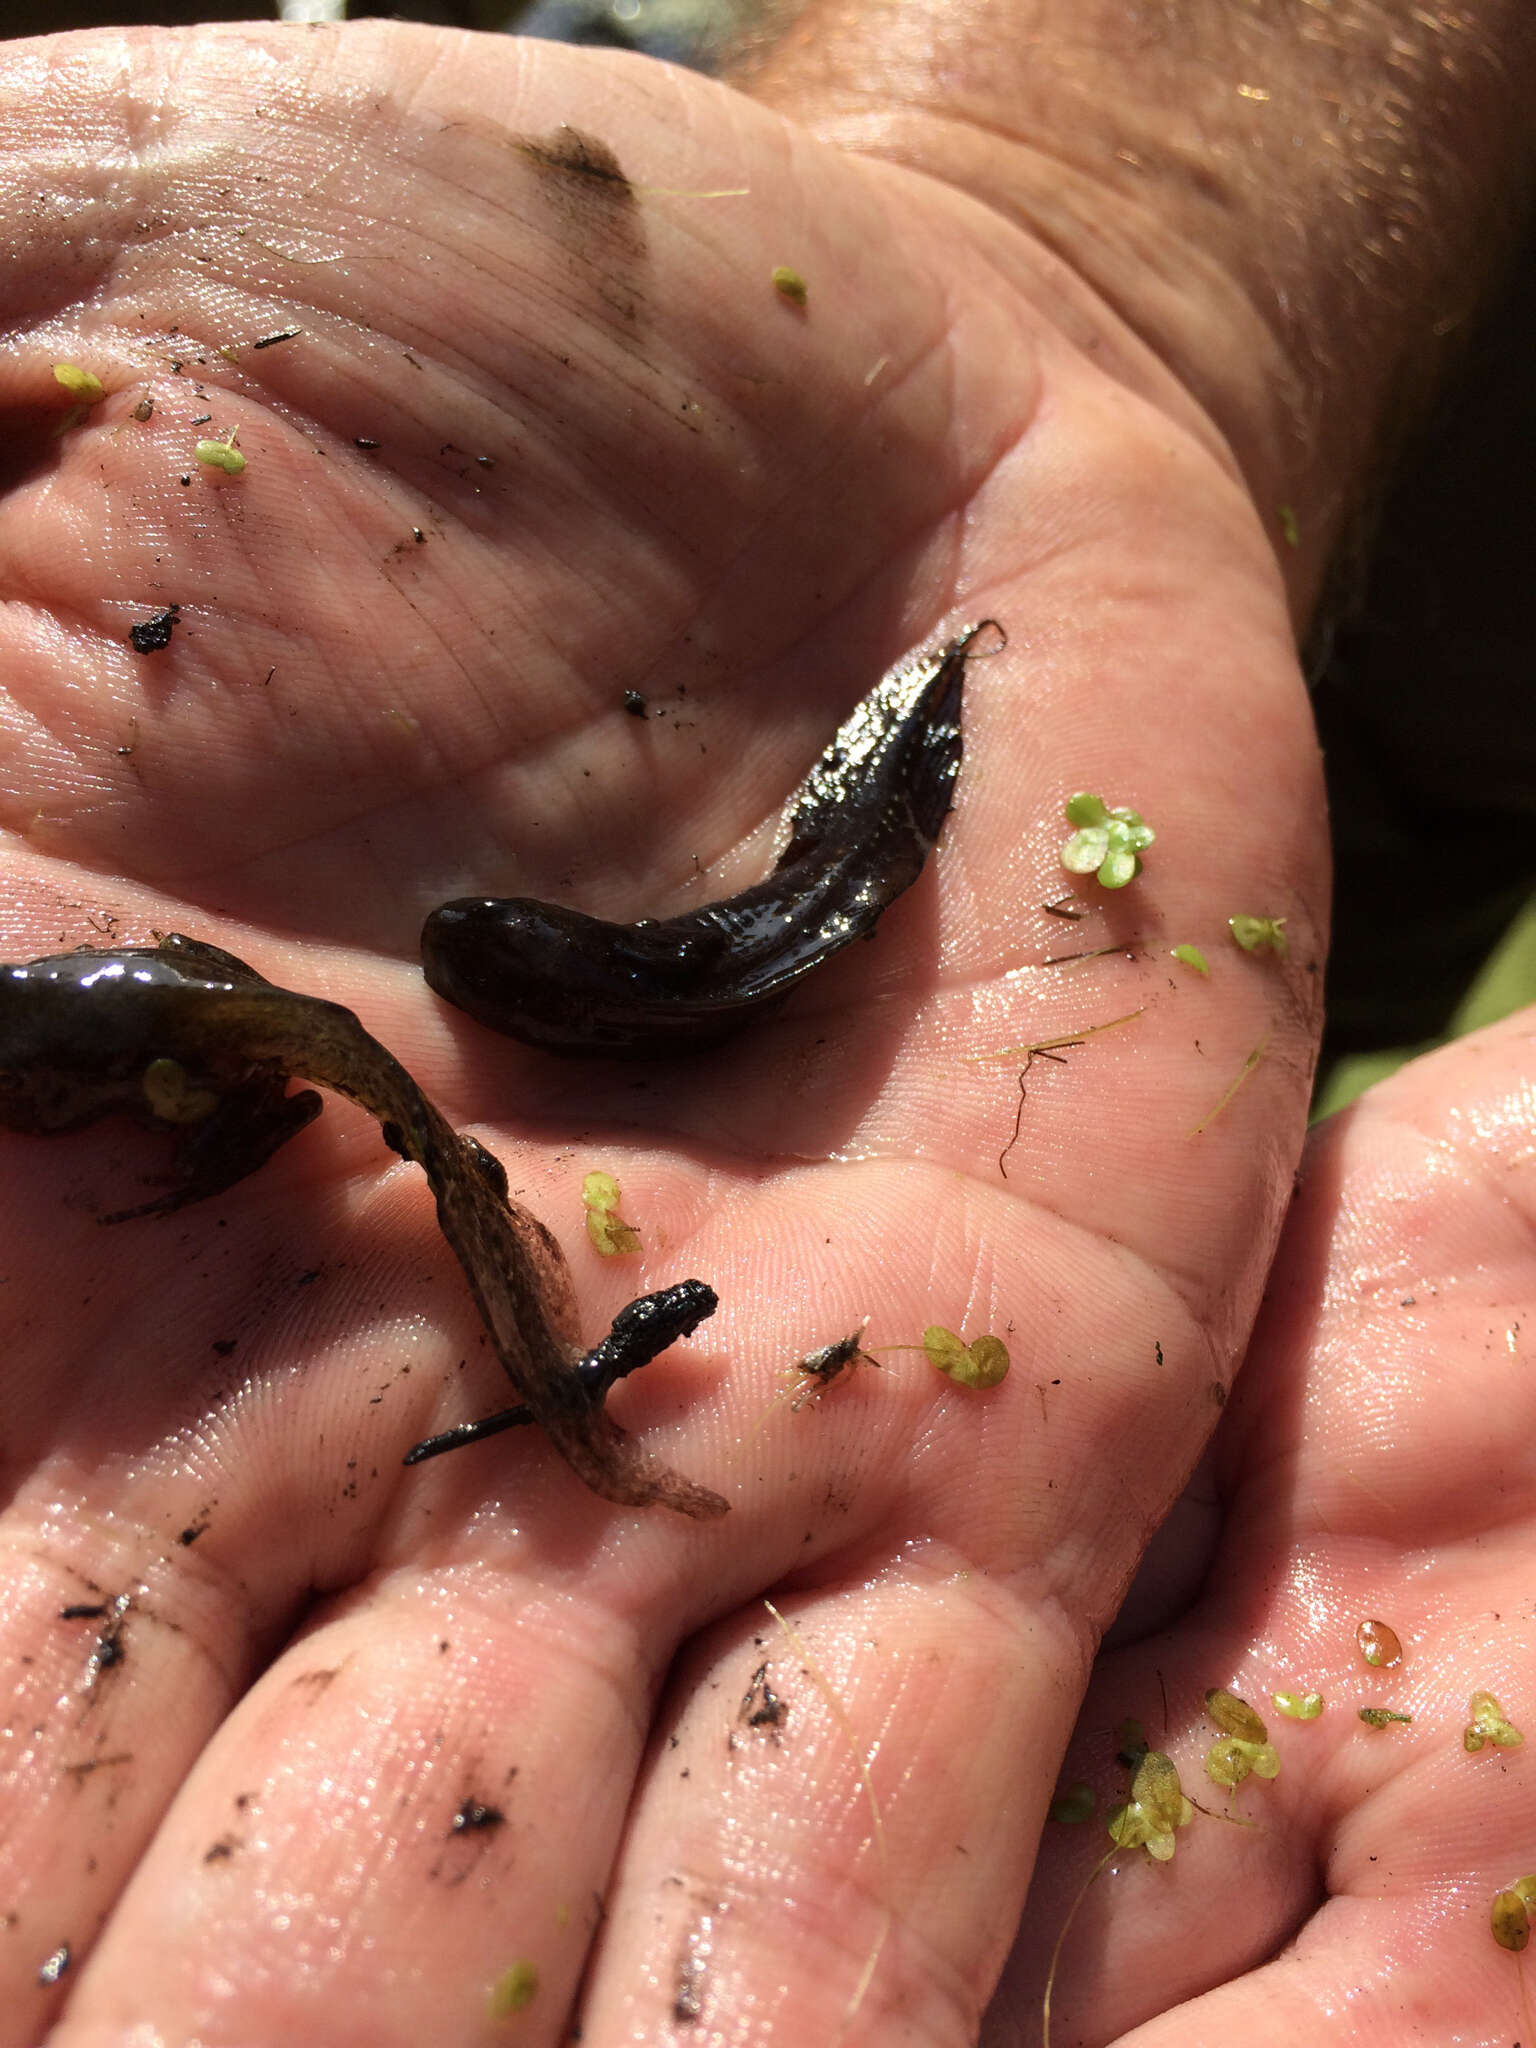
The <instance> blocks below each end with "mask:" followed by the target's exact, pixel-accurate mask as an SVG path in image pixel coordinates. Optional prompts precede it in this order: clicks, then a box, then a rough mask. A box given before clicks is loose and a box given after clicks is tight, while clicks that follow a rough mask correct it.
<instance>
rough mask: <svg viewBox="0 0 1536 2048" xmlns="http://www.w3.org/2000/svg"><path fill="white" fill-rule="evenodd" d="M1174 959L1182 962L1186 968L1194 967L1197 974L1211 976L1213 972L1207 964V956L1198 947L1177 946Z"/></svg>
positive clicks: (1174, 950)
mask: <svg viewBox="0 0 1536 2048" xmlns="http://www.w3.org/2000/svg"><path fill="white" fill-rule="evenodd" d="M1173 957H1174V959H1175V960H1178V961H1181V962H1182V963H1183V965H1184V966H1185V967H1193V969H1194V970H1195V972H1196V974H1209V973H1210V971H1211V970H1210V968H1209V967H1208V966H1207V964H1206V959H1205V955H1204V954H1203V953H1202V952H1201V950H1200V948H1199V947H1198V946H1175V947H1174V949H1173Z"/></svg>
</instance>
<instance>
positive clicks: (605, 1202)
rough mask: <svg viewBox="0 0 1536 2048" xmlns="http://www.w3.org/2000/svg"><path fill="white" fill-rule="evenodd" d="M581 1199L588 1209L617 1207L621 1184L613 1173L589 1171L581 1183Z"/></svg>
mask: <svg viewBox="0 0 1536 2048" xmlns="http://www.w3.org/2000/svg"><path fill="white" fill-rule="evenodd" d="M581 1200H582V1206H583V1207H584V1208H587V1209H617V1207H618V1206H619V1184H618V1182H617V1181H616V1180H615V1179H614V1177H613V1175H612V1174H611V1173H589V1174H588V1175H587V1176H586V1178H585V1179H584V1180H583V1181H582V1183H581Z"/></svg>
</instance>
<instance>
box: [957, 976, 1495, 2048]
mask: <svg viewBox="0 0 1536 2048" xmlns="http://www.w3.org/2000/svg"><path fill="white" fill-rule="evenodd" d="M1533 1055H1536V1013H1532V1012H1530V1011H1527V1012H1525V1013H1524V1014H1523V1015H1522V1016H1520V1017H1516V1018H1513V1019H1511V1020H1510V1021H1509V1022H1508V1023H1506V1024H1503V1025H1500V1026H1498V1027H1496V1028H1495V1029H1493V1030H1490V1031H1486V1032H1483V1033H1481V1034H1479V1035H1478V1036H1477V1037H1475V1038H1472V1039H1468V1040H1465V1041H1463V1042H1462V1043H1460V1044H1458V1045H1455V1046H1452V1047H1451V1048H1449V1049H1448V1050H1446V1051H1444V1052H1441V1053H1437V1054H1435V1055H1434V1056H1433V1057H1432V1058H1429V1059H1425V1060H1421V1061H1419V1062H1417V1063H1416V1064H1415V1065H1414V1066H1412V1067H1411V1068H1409V1069H1408V1070H1406V1071H1405V1072H1404V1073H1402V1074H1401V1075H1399V1076H1397V1077H1396V1078H1395V1079H1394V1080H1392V1081H1391V1082H1390V1083H1387V1084H1385V1085H1383V1086H1382V1087H1380V1088H1377V1089H1375V1090H1373V1091H1372V1093H1371V1094H1370V1095H1368V1096H1367V1097H1366V1098H1365V1099H1364V1100H1363V1101H1362V1102H1361V1103H1359V1104H1358V1105H1357V1106H1356V1107H1355V1108H1353V1109H1352V1110H1350V1111H1348V1112H1346V1113H1345V1114H1344V1115H1342V1116H1339V1117H1336V1118H1334V1119H1332V1120H1331V1122H1330V1123H1329V1124H1327V1125H1325V1126H1324V1127H1323V1128H1322V1129H1321V1130H1320V1131H1319V1132H1318V1133H1317V1134H1316V1136H1315V1138H1314V1140H1313V1142H1312V1144H1311V1146H1310V1147H1309V1151H1308V1156H1307V1162H1306V1165H1305V1168H1304V1171H1303V1180H1302V1187H1301V1192H1300V1194H1299V1196H1298V1199H1297V1202H1296V1205H1295V1207H1294V1208H1293V1210H1292V1212H1291V1215H1290V1218H1289V1220H1288V1222H1287V1225H1286V1230H1285V1235H1284V1237H1283V1238H1282V1240H1281V1246H1280V1252H1279V1256H1278V1258H1277V1260H1276V1264H1275V1269H1274V1284H1273V1286H1272V1289H1271V1293H1270V1296H1269V1298H1268V1300H1267V1301H1266V1304H1265V1310H1264V1315H1263V1318H1262V1320H1261V1323H1260V1327H1259V1333H1258V1335H1257V1337H1256V1339H1255V1342H1254V1345H1253V1348H1252V1350H1251V1352H1250V1354H1249V1358H1248V1361H1247V1363H1246V1365H1245V1366H1244V1370H1243V1377H1242V1380H1241V1382H1240V1385H1239V1388H1238V1392H1237V1395H1236V1397H1235V1399H1234V1400H1233V1402H1232V1404H1231V1406H1230V1408H1229V1409H1228V1411H1227V1414H1226V1416H1225V1418H1224V1420H1223V1423H1222V1427H1221V1432H1220V1434H1219V1436H1218V1438H1217V1442H1216V1446H1215V1451H1216V1455H1215V1458H1214V1460H1213V1464H1212V1479H1213V1481H1214V1486H1213V1488H1212V1489H1211V1496H1210V1505H1211V1508H1212V1511H1213V1515H1214V1516H1215V1517H1216V1520H1217V1536H1216V1541H1215V1543H1214V1545H1213V1546H1212V1551H1211V1562H1210V1569H1209V1573H1208V1575H1207V1577H1206V1579H1205V1583H1204V1585H1203V1586H1202V1588H1201V1590H1200V1596H1199V1598H1198V1599H1197V1600H1196V1601H1195V1602H1194V1603H1193V1604H1192V1605H1190V1606H1189V1607H1188V1609H1187V1611H1186V1612H1185V1613H1184V1614H1183V1615H1182V1616H1181V1617H1180V1618H1179V1619H1178V1620H1177V1622H1176V1623H1175V1624H1174V1625H1172V1626H1171V1627H1168V1628H1165V1629H1158V1630H1156V1631H1155V1632H1152V1633H1150V1634H1147V1635H1145V1637H1144V1639H1143V1640H1141V1641H1139V1642H1138V1643H1136V1644H1135V1646H1134V1647H1125V1648H1122V1649H1118V1650H1115V1651H1109V1652H1106V1654H1105V1655H1104V1656H1103V1657H1102V1658H1101V1660H1100V1663H1099V1667H1098V1669H1097V1671H1096V1673H1095V1677H1094V1681H1093V1684H1092V1686H1091V1687H1090V1689H1089V1693H1088V1697H1087V1700H1086V1702H1085V1704H1084V1708H1083V1713H1082V1717H1081V1721H1080V1724H1079V1729H1078V1733H1077V1735H1076V1737H1075V1739H1074V1742H1073V1745H1072V1748H1071V1750H1070V1751H1069V1753H1068V1758H1067V1763H1066V1767H1065V1768H1066V1772H1067V1775H1068V1777H1069V1778H1071V1779H1074V1780H1077V1779H1080V1780H1082V1781H1083V1782H1086V1783H1089V1784H1093V1785H1095V1786H1096V1788H1097V1789H1098V1790H1099V1791H1100V1792H1101V1793H1104V1794H1105V1795H1107V1797H1108V1798H1110V1799H1123V1798H1124V1796H1125V1792H1124V1786H1125V1774H1124V1772H1123V1771H1121V1770H1117V1769H1116V1767H1115V1766H1114V1764H1113V1763H1112V1761H1111V1759H1112V1754H1113V1752H1114V1749H1115V1747H1116V1742H1117V1736H1116V1732H1115V1731H1116V1729H1117V1727H1118V1725H1119V1723H1120V1721H1121V1720H1122V1718H1123V1717H1124V1716H1127V1715H1130V1716H1134V1717H1136V1718H1138V1719H1140V1720H1141V1721H1142V1724H1143V1726H1144V1728H1145V1731H1146V1734H1147V1738H1148V1740H1149V1741H1151V1742H1152V1744H1153V1745H1154V1746H1155V1747H1156V1748H1158V1749H1162V1750H1167V1751H1169V1752H1171V1753H1172V1754H1173V1756H1174V1758H1175V1760H1176V1762H1177V1763H1178V1764H1179V1766H1180V1769H1181V1773H1182V1778H1183V1783H1184V1786H1185V1789H1186V1791H1187V1792H1188V1793H1189V1794H1190V1795H1191V1797H1193V1798H1195V1799H1197V1800H1199V1801H1200V1802H1201V1803H1202V1805H1204V1806H1205V1807H1206V1808H1207V1809H1212V1810H1215V1811H1217V1812H1232V1811H1235V1812H1236V1813H1237V1814H1238V1815H1240V1816H1241V1817H1242V1819H1243V1820H1244V1822H1245V1825H1244V1826H1243V1827H1232V1826H1228V1825H1223V1824H1222V1822H1221V1821H1220V1820H1217V1819H1213V1818H1209V1817H1206V1816H1201V1815H1197V1816H1196V1817H1195V1820H1194V1823H1193V1825H1192V1826H1191V1827H1190V1829H1189V1831H1188V1833H1187V1835H1180V1836H1179V1837H1178V1842H1179V1846H1178V1849H1177V1851H1176V1853H1175V1855H1174V1858H1173V1860H1172V1862H1171V1863H1170V1864H1167V1865H1164V1866H1162V1867H1154V1866H1152V1865H1150V1864H1149V1862H1148V1859H1147V1858H1146V1857H1145V1855H1144V1854H1143V1853H1142V1852H1141V1851H1139V1850H1138V1851H1136V1852H1134V1853H1133V1854H1131V1855H1128V1856H1122V1857H1121V1858H1120V1859H1119V1861H1118V1864H1117V1866H1116V1867H1115V1869H1114V1870H1113V1872H1111V1871H1108V1870H1106V1871H1105V1872H1104V1873H1102V1874H1101V1876H1100V1878H1099V1879H1098V1881H1097V1882H1096V1884H1095V1885H1094V1887H1093V1888H1092V1890H1091V1891H1090V1892H1089V1893H1088V1894H1087V1895H1086V1897H1085V1898H1084V1900H1083V1903H1082V1907H1081V1910H1080V1912H1079V1913H1078V1915H1077V1917H1076V1918H1075V1919H1074V1921H1073V1923H1072V1926H1071V1929H1070V1931H1069V1933H1068V1937H1067V1940H1066V1942H1065V1943H1064V1944H1063V1947H1062V1955H1061V1964H1060V1972H1059V1976H1058V1979H1057V1983H1056V1986H1055V1990H1054V1996H1053V2007H1054V2013H1055V2031H1054V2033H1053V2039H1054V2040H1055V2041H1056V2042H1057V2043H1062V2042H1073V2043H1079V2042H1081V2043H1085V2044H1086V2043H1101V2042H1108V2041H1117V2042H1121V2043H1122V2044H1123V2048H1131V2044H1133V2043H1134V2048H1174V2044H1177V2048H1216V2044H1217V2043H1224V2042H1230V2041H1233V2040H1241V2041H1246V2042H1251V2043H1253V2044H1254V2048H1281V2044H1289V2043H1292V2042H1294V2041H1296V2040H1298V2039H1301V2040H1306V2041H1309V2042H1316V2043H1319V2044H1326V2048H1395V2044H1397V2043H1399V2042H1407V2041H1415V2040H1422V2041H1453V2040H1465V2041H1479V2042H1484V2041H1486V2042H1498V2041H1518V2040H1522V2039H1529V2038H1530V2032H1531V2015H1532V2003H1531V2000H1532V1991H1531V1987H1530V1984H1529V1963H1528V1961H1526V1960H1525V1959H1523V1958H1517V1957H1516V1956H1514V1955H1511V1954H1509V1953H1507V1952H1505V1951H1504V1950H1502V1949H1500V1948H1499V1947H1498V1946H1497V1944H1496V1943H1495V1941H1494V1939H1493V1936H1492V1934H1491V1931H1490V1926H1489V1917H1490V1909H1491V1906H1492V1903H1493V1900H1494V1897H1495V1894H1496V1893H1498V1892H1499V1891H1500V1890H1502V1889H1503V1888H1505V1887H1506V1886H1509V1885H1512V1884H1513V1883H1514V1882H1515V1880H1516V1879H1517V1878H1520V1877H1523V1876H1526V1875H1528V1874H1530V1873H1531V1872H1532V1871H1533V1870H1536V1786H1533V1779H1532V1763H1533V1759H1532V1757H1531V1755H1530V1744H1531V1742H1532V1741H1533V1740H1536V1698H1533V1687H1532V1670H1533V1657H1532V1651H1533V1622H1532V1608H1531V1556H1532V1502H1533V1494H1532V1484H1533V1473H1532V1457H1531V1450H1530V1444H1531V1414H1530V1391H1529V1378H1530V1376H1529V1353H1530V1330H1531V1307H1532V1300H1533V1290H1532V1256H1531V1222H1532V1214H1533V1192H1536V1188H1533V1179H1532V1163H1533V1153H1532V1146H1531V1085H1532V1073H1533V1070H1536V1068H1533ZM1367 1620H1381V1621H1384V1622H1386V1623H1387V1625H1388V1626H1389V1627H1390V1628H1392V1630H1393V1631H1394V1633H1395V1634H1396V1635H1397V1637H1398V1639H1399V1642H1400V1644H1401V1646H1402V1655H1401V1657H1400V1658H1399V1659H1395V1660H1393V1661H1389V1662H1388V1663H1386V1664H1383V1665H1378V1666H1377V1667H1376V1668H1372V1667H1371V1666H1370V1665H1368V1664H1367V1662H1366V1661H1365V1660H1364V1658H1363V1656H1362V1654H1361V1651H1360V1649H1359V1647H1358V1645H1357V1641H1356V1632H1357V1630H1358V1628H1359V1625H1360V1624H1361V1623H1362V1622H1364V1621H1367ZM1214 1686H1222V1687H1226V1688H1227V1689H1229V1690H1231V1691H1233V1692H1235V1693H1237V1694H1238V1695H1239V1697H1241V1698H1244V1699H1246V1700H1248V1701H1249V1702H1250V1703H1252V1704H1253V1705H1254V1706H1255V1707H1256V1708H1257V1709H1258V1711H1259V1712H1260V1714H1261V1715H1262V1716H1263V1717H1264V1718H1265V1720H1266V1722H1267V1724H1268V1730H1269V1735H1270V1739H1271V1740H1272V1742H1273V1743H1274V1745H1275V1747H1276V1749H1277V1751H1278V1753H1279V1758H1280V1772H1279V1776H1278V1777H1277V1778H1275V1779H1274V1780H1273V1782H1272V1783H1269V1784H1262V1783H1260V1782H1259V1781H1258V1780H1257V1779H1250V1780H1249V1781H1248V1782H1247V1783H1246V1784H1245V1785H1244V1786H1243V1788H1242V1790H1241V1792H1240V1794H1239V1795H1238V1796H1237V1797H1236V1798H1235V1799H1234V1798H1232V1797H1231V1795H1229V1794H1225V1793H1223V1792H1221V1791H1219V1790H1218V1789H1217V1788H1216V1787H1214V1786H1213V1785H1212V1784H1211V1783H1210V1782H1209V1781H1208V1779H1207V1778H1206V1775H1205V1773H1204V1770H1203V1769H1202V1759H1203V1757H1204V1755H1205V1752H1206V1751H1207V1749H1208V1748H1209V1747H1210V1745H1211V1744H1212V1742H1213V1741H1214V1740H1215V1739H1216V1730H1215V1728H1214V1727H1213V1725H1212V1724H1211V1723H1210V1721H1209V1720H1208V1719H1207V1718H1206V1716H1205V1714H1204V1712H1203V1710H1202V1708H1203V1698H1204V1694H1205V1692H1206V1691H1207V1690H1208V1689H1209V1688H1211V1687H1214ZM1274 1691H1282V1692H1284V1691H1290V1692H1299V1693H1307V1692H1314V1691H1315V1692H1317V1693H1318V1694H1320V1695H1321V1696H1322V1698H1323V1699H1324V1701H1325V1705H1324V1707H1323V1710H1322V1713H1321V1714H1320V1715H1319V1717H1318V1718H1317V1719H1316V1720H1314V1721H1311V1722H1307V1723H1301V1722H1297V1721H1294V1720H1287V1719H1285V1718H1283V1717H1282V1716H1281V1715H1280V1714H1279V1713H1277V1712H1276V1711H1275V1710H1274V1708H1273V1706H1272V1704H1271V1698H1270V1695H1271V1693H1272V1692H1274ZM1474 1692H1491V1693H1492V1694H1493V1695H1494V1697H1495V1698H1496V1699H1497V1701H1498V1702H1499V1704H1500V1705H1501V1707H1502V1708H1503V1710H1504V1712H1505V1714H1506V1715H1507V1716H1508V1718H1509V1720H1510V1721H1511V1722H1512V1723H1513V1725H1514V1726H1515V1727H1517V1728H1518V1729H1519V1730H1520V1732H1521V1734H1522V1735H1523V1736H1524V1738H1525V1739H1524V1741H1523V1742H1522V1743H1521V1744H1520V1745H1519V1746H1518V1747H1514V1748H1503V1747H1499V1746H1495V1745H1492V1744H1484V1745H1483V1746H1482V1747H1481V1748H1480V1749H1479V1750H1477V1751H1474V1752H1472V1753H1469V1752H1468V1750H1467V1749H1466V1748H1465V1746H1464V1744H1463V1731H1464V1729H1465V1728H1466V1727H1467V1726H1468V1725H1469V1723H1470V1722H1471V1720H1472V1708H1471V1696H1472V1694H1473V1693H1474ZM1362 1707H1365V1708H1384V1709H1386V1710H1387V1711H1388V1712H1389V1713H1393V1714H1398V1715H1402V1716H1405V1717H1406V1718H1405V1719H1403V1720H1398V1721H1391V1722H1388V1723H1387V1724H1386V1725H1385V1726H1384V1727H1375V1726H1372V1725H1370V1724H1368V1723H1362V1721H1361V1720H1360V1718H1359V1713H1360V1709H1361V1708H1362ZM1103 1812H1104V1807H1103V1805H1102V1803H1101V1806H1100V1822H1101V1823H1102V1817H1103ZM1049 1832H1050V1835H1051V1836H1052V1837H1053V1840H1052V1844H1051V1849H1050V1851H1049V1853H1047V1854H1042V1857H1041V1860H1040V1866H1039V1870H1038V1872H1037V1877H1036V1887H1035V1891H1034V1894H1033V1896H1032V1900H1031V1907H1030V1910H1029V1912H1028V1913H1027V1915H1026V1918H1025V1923H1024V1926H1025V1933H1024V1934H1023V1936H1022V1937H1021V1940H1020V1944H1019V1949H1018V1952H1017V1954H1016V1955H1015V1957H1014V1959H1013V1961H1012V1963H1011V1965H1010V1968H1009V1970H1008V1972H1007V1974H1006V1976H1005V1979H1004V1983H1003V1986H1002V1988H1001V1989H1000V1991H999V1993H998V1995H997V1998H996V2001H995V2003H994V2006H993V2008H992V2011H991V2013H990V2015H989V2019H988V2025H987V2026H986V2028H984V2030H983V2032H982V2036H981V2039H982V2042H983V2044H984V2048H1016V2044H1018V2043H1020V2042H1026V2041H1033V2040H1036V2039H1038V2038H1039V2027H1040V2012H1041V1999H1042V1993H1043V1987H1044V1983H1045V1979H1046V1976H1047V1973H1048V1969H1049V1952H1050V1950H1051V1948H1052V1946H1053V1944H1054V1943H1055V1941H1056V1939H1057V1936H1058V1935H1059V1933H1060V1932H1061V1929H1062V1927H1063V1924H1064V1922H1065V1919H1066V1915H1067V1913H1068V1911H1069V1909H1070V1905H1071V1901H1072V1898H1073V1896H1074V1894H1075V1893H1076V1892H1077V1891H1078V1889H1079V1887H1080V1886H1081V1884H1082V1882H1083V1880H1084V1878H1085V1877H1086V1876H1087V1875H1088V1873H1089V1871H1090V1870H1091V1869H1092V1866H1093V1864H1094V1863H1095V1862H1096V1861H1097V1860H1098V1859H1099V1857H1100V1855H1101V1853H1102V1852H1103V1851H1104V1849H1105V1848H1106V1847H1107V1846H1108V1844H1107V1842H1106V1839H1105V1836H1104V1833H1103V1831H1102V1825H1095V1826H1093V1827H1083V1828H1073V1829H1070V1830H1068V1829H1052V1830H1050V1831H1049Z"/></svg>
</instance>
